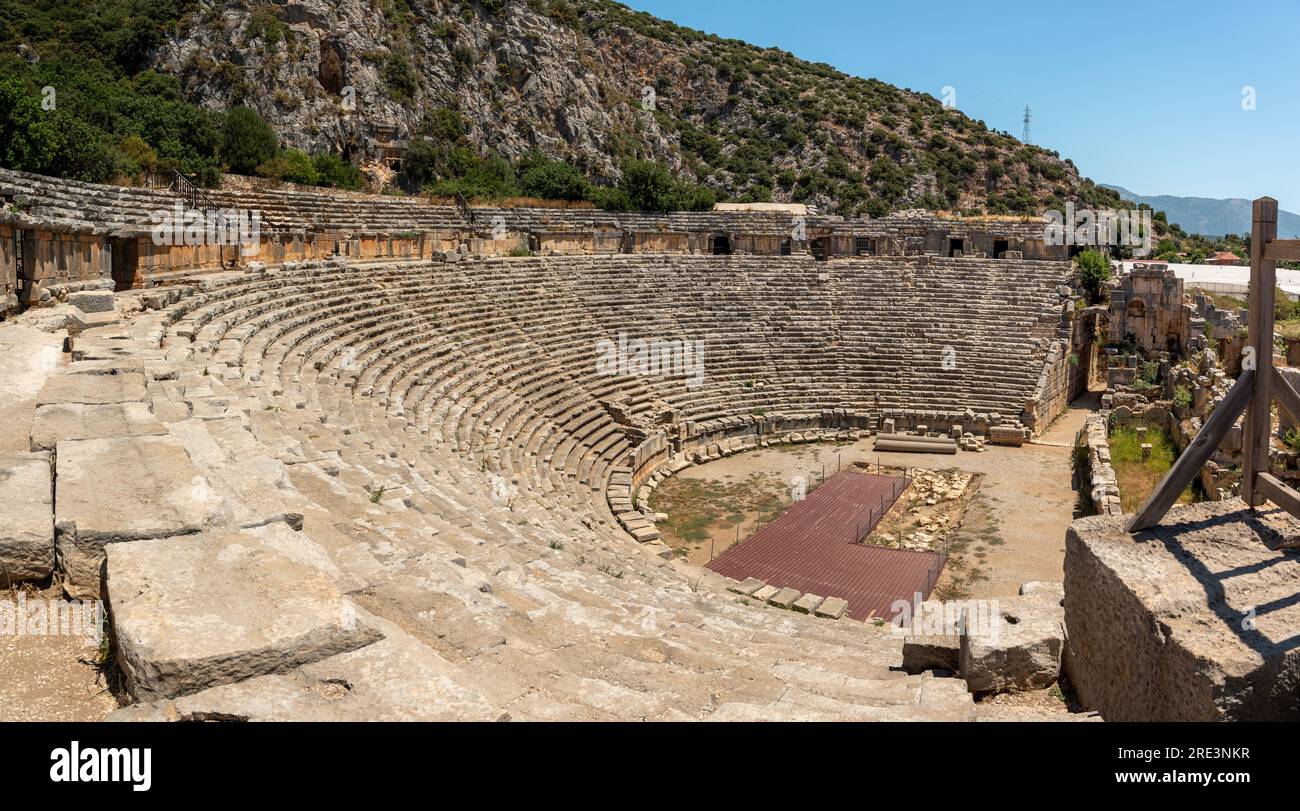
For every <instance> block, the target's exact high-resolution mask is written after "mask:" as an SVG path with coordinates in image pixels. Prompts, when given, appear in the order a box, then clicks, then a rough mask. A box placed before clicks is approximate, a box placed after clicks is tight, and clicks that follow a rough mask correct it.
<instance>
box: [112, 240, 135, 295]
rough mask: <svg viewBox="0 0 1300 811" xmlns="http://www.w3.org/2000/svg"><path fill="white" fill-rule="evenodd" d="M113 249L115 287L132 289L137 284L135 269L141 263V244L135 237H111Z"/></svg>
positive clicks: (117, 288) (118, 289)
mask: <svg viewBox="0 0 1300 811" xmlns="http://www.w3.org/2000/svg"><path fill="white" fill-rule="evenodd" d="M109 244H110V245H111V246H112V249H113V289H114V290H117V291H121V290H130V289H131V288H132V287H134V286H135V271H136V268H137V266H138V265H139V264H140V246H139V244H138V243H137V242H136V241H135V240H134V239H121V238H118V237H110V238H109Z"/></svg>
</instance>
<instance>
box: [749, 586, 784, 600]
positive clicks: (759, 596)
mask: <svg viewBox="0 0 1300 811" xmlns="http://www.w3.org/2000/svg"><path fill="white" fill-rule="evenodd" d="M780 590H781V589H779V588H778V587H776V586H763V587H762V588H760V589H759V590H758V591H755V592H754V593H753V594H751V595H750V596H751V597H753V598H754V599H755V600H758V601H759V602H761V603H766V602H767V598H769V597H771V596H772V595H774V594H776V593H777V592H778V591H780Z"/></svg>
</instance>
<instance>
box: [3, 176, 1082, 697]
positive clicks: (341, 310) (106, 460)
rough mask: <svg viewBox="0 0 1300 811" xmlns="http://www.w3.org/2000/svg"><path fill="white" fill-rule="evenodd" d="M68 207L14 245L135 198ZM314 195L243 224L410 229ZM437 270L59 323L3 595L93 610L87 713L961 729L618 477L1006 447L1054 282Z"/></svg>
mask: <svg viewBox="0 0 1300 811" xmlns="http://www.w3.org/2000/svg"><path fill="white" fill-rule="evenodd" d="M16 175H18V173H6V175H5V178H6V182H7V183H18V182H20V181H21V182H28V183H29V185H31V186H32V190H33V191H36V190H37V189H36V185H37V184H36V183H35V181H23V180H22V178H21V177H18V178H17V179H15V178H14V177H12V176H16ZM60 182H62V181H60ZM47 185H52V184H47ZM83 186H84V187H86V188H83ZM67 189H68V191H67V195H66V197H65V198H63V199H62V200H61V201H58V200H53V201H52V198H50V197H49V196H48V192H45V191H43V192H42V194H46V195H47V196H46V197H45V198H43V199H44V200H45V202H44V203H43V204H42V205H43V208H42V210H41V211H40V212H39V214H40V219H39V222H40V224H42V225H44V226H46V227H54V226H57V225H58V224H59V223H61V222H70V223H71V222H76V223H86V222H89V223H93V224H94V225H95V227H97V228H100V229H113V228H125V227H127V226H129V225H130V224H131V223H138V222H140V220H139V219H138V218H139V217H141V216H147V211H148V210H152V209H153V208H157V207H159V206H160V205H164V206H165V205H170V198H169V197H168V196H167V195H166V193H164V192H158V191H149V190H140V189H135V190H126V189H116V188H115V187H90V186H89V184H80V185H78V184H73V183H71V182H69V183H68V184H67ZM214 196H216V197H219V195H214ZM316 196H321V195H316ZM326 196H327V195H326ZM312 199H314V198H313V197H312V196H311V194H310V193H306V192H303V193H298V194H297V195H291V194H283V195H281V194H279V193H271V192H257V193H252V192H250V193H245V194H244V196H243V197H242V198H241V202H244V203H249V202H256V203H257V205H258V206H260V207H262V210H264V211H266V212H267V217H268V219H269V221H271V222H272V223H274V224H276V225H277V226H286V227H287V226H298V227H304V228H312V229H317V230H322V229H329V228H352V227H368V228H376V229H380V230H382V229H383V228H387V227H394V228H395V227H398V226H399V225H410V224H411V221H410V219H409V218H408V215H409V214H410V212H412V211H416V212H418V213H419V215H420V216H421V217H426V216H427V217H428V219H426V220H421V221H420V222H419V223H418V224H419V225H420V227H427V228H430V229H437V228H440V227H443V225H442V220H439V219H438V217H442V216H444V214H443V213H441V212H439V211H437V210H436V207H431V206H417V205H416V204H414V203H411V202H407V201H403V200H399V199H394V200H392V201H391V203H388V204H385V205H386V206H388V207H384V206H379V205H378V204H376V203H375V202H374V201H364V202H362V203H357V202H354V201H351V200H350V199H349V198H346V197H343V196H339V197H338V198H337V200H336V202H335V204H334V205H333V206H332V207H329V208H326V207H314V208H313V206H312V204H311V200H312ZM331 199H334V198H331ZM219 202H223V203H224V202H226V201H224V200H219ZM308 211H318V212H319V215H318V216H317V215H312V217H311V218H307V217H306V216H305V212H308ZM110 212H112V213H116V214H117V215H119V216H118V217H116V218H110V216H109V215H110ZM488 215H489V216H491V213H490V212H489V213H488ZM35 216H36V215H34V214H30V213H20V214H18V215H16V217H17V218H19V219H21V218H23V217H29V218H30V217H35ZM445 216H446V217H447V218H448V219H447V227H449V228H450V227H452V226H453V225H456V223H455V222H453V219H454V218H455V216H456V214H455V211H454V209H451V210H448V211H447V212H446V214H445ZM509 216H524V215H522V214H518V212H516V213H515V214H512V215H509ZM527 216H537V217H540V216H542V215H540V214H538V213H537V212H535V211H534V212H531V213H527ZM569 216H571V217H586V218H589V219H590V222H589V224H590V225H591V226H592V227H605V226H606V225H607V224H608V223H609V222H611V221H609V220H608V219H607V218H608V216H609V215H606V214H604V213H603V212H581V213H580V214H573V215H569ZM659 216H660V215H644V217H645V218H646V219H647V221H648V220H649V219H652V218H659ZM665 216H668V215H665ZM728 216H729V217H736V218H741V217H752V216H753V215H749V214H744V213H730V214H728ZM673 218H677V219H678V220H680V221H681V222H682V223H683V225H682V228H683V229H687V230H689V229H690V228H695V227H701V228H702V227H705V226H706V225H707V226H708V227H710V228H712V227H713V226H714V225H716V223H717V222H718V220H717V218H716V217H714V218H711V216H710V215H708V214H704V215H686V214H683V215H671V216H668V219H669V220H672V219H673ZM772 219H773V221H774V222H777V223H778V225H779V224H780V223H779V218H778V217H775V216H774V217H772ZM629 222H631V221H630V220H628V219H626V218H624V219H620V220H618V223H619V225H620V227H628V223H629ZM692 222H696V223H703V225H698V224H695V225H693V224H692ZM29 224H30V223H29ZM633 225H635V223H633ZM511 227H517V228H519V229H520V230H528V228H530V227H536V223H526V222H521V223H511ZM755 227H757V228H760V230H761V228H762V227H766V226H763V225H762V224H761V223H760V225H759V226H755ZM776 227H777V226H775V225H774V226H773V228H776ZM466 254H467V252H466V251H444V252H438V253H437V254H436V255H430V256H429V257H417V258H411V259H400V258H399V259H389V260H388V261H358V260H355V259H350V258H348V257H343V256H339V257H333V258H325V259H311V260H308V261H300V262H299V261H284V262H278V263H270V262H268V263H265V264H264V263H261V262H258V263H255V264H252V265H248V266H246V267H237V268H234V269H231V270H225V271H220V272H194V271H187V272H183V273H175V274H168V275H165V276H161V277H159V278H157V279H154V280H152V281H151V284H154V285H155V286H151V287H146V288H144V289H139V290H133V291H123V292H119V293H117V294H116V299H117V304H118V310H119V312H121V313H129V314H130V315H129V316H127V317H122V318H117V317H114V318H113V319H112V320H111V322H106V323H101V324H92V325H83V327H82V328H81V329H79V330H73V331H72V332H73V333H74V334H72V335H70V336H69V339H68V358H67V363H66V366H65V367H64V368H62V369H60V370H59V371H58V372H57V373H55V374H53V375H51V376H50V377H49V378H48V380H46V381H45V382H44V386H43V387H42V388H41V390H40V393H39V395H38V396H37V397H36V398H35V400H34V402H33V404H32V405H33V409H34V413H33V422H32V429H31V437H30V452H29V453H26V454H19V455H13V456H8V457H4V458H0V468H2V469H3V470H4V471H6V472H8V471H19V470H21V471H22V473H23V475H22V476H12V477H11V476H5V477H0V496H3V497H4V498H5V499H6V500H7V501H8V500H10V499H11V498H17V499H22V498H24V496H23V494H22V493H21V492H14V491H15V490H21V488H23V487H27V488H29V489H30V487H33V486H36V485H32V484H31V482H34V481H38V480H40V471H41V470H42V469H45V468H48V469H49V470H50V471H51V476H52V482H53V492H54V497H53V499H52V500H51V501H50V503H48V504H45V503H44V502H40V503H38V504H37V506H36V508H35V509H34V510H32V511H31V512H32V513H33V515H32V516H28V517H26V518H24V519H23V520H24V522H25V523H24V527H23V534H22V546H21V548H22V550H23V557H22V560H23V567H24V568H23V569H22V572H21V573H22V577H23V578H24V579H38V580H39V579H41V578H42V577H53V578H54V579H55V581H56V582H58V583H60V584H62V586H63V588H64V591H65V592H66V593H67V594H68V596H70V597H72V598H78V599H95V598H99V597H101V596H102V597H104V599H106V601H107V603H108V607H109V610H110V614H111V617H112V622H113V630H114V640H115V645H116V658H117V661H118V663H119V665H120V666H121V668H122V671H123V674H124V676H125V681H126V685H127V689H128V692H129V694H130V697H131V698H132V699H133V700H134V701H135V703H133V704H131V705H130V706H127V707H125V708H123V709H122V710H119V711H118V713H117V714H116V717H119V718H123V719H176V718H188V719H208V718H240V719H288V718H295V719H344V718H351V719H369V720H378V719H479V720H496V719H502V718H514V719H537V720H543V719H593V720H595V719H613V718H621V719H628V718H645V719H663V720H671V719H681V720H685V719H703V718H709V719H715V720H725V719H760V718H762V719H774V718H781V719H825V720H830V719H842V718H854V719H859V720H865V719H879V720H915V719H933V720H968V719H973V718H974V716H975V712H976V710H975V704H974V703H973V702H972V700H971V697H970V694H969V693H968V691H967V687H966V685H965V683H964V682H962V681H961V680H960V679H945V678H939V677H936V676H935V675H934V674H932V673H923V674H919V675H910V674H907V673H905V672H903V671H902V670H900V669H898V667H899V665H900V664H901V662H902V644H901V640H900V639H898V638H897V637H895V636H893V635H891V633H890V629H889V628H887V627H884V628H881V627H876V626H874V625H872V624H864V623H859V622H853V621H849V620H840V621H832V620H829V619H826V618H825V616H819V615H818V614H819V612H818V611H817V610H816V609H815V608H814V609H811V610H808V611H807V612H806V613H804V612H802V610H791V611H784V610H774V609H770V608H768V609H765V608H763V607H762V605H761V603H760V602H757V601H753V600H749V599H747V598H746V597H744V596H743V595H740V594H738V593H736V592H734V591H729V589H730V588H733V587H735V585H736V584H735V583H734V582H733V581H730V580H727V579H726V578H722V577H720V576H717V575H714V574H713V573H710V572H708V571H707V570H704V569H700V568H698V567H695V566H692V565H690V564H688V563H686V562H684V561H682V560H679V559H676V558H674V556H673V554H672V552H671V550H670V549H669V548H668V547H667V546H666V545H664V544H663V543H662V541H661V540H660V539H659V536H658V531H657V530H656V529H655V527H654V522H653V521H652V520H651V519H650V517H649V516H647V515H646V514H645V513H644V512H643V511H642V510H641V509H640V506H639V505H640V504H644V498H643V494H644V491H643V490H642V488H644V487H647V486H653V485H654V484H656V483H658V481H660V480H662V478H663V477H664V476H666V475H670V474H671V473H672V472H675V471H678V470H680V469H682V468H683V467H684V466H686V465H689V464H691V463H693V462H698V461H707V460H709V459H713V458H718V457H719V456H721V455H726V454H729V453H733V452H736V451H739V450H744V449H749V448H756V447H761V446H765V445H769V444H773V443H782V442H802V441H812V440H817V439H822V438H828V439H848V438H855V437H858V436H862V435H865V434H867V433H870V432H873V431H877V430H879V429H880V427H881V425H882V424H883V422H884V421H885V420H891V421H893V424H894V425H895V426H897V430H900V431H901V430H906V429H907V428H911V427H915V426H917V425H926V426H928V427H929V428H930V430H936V431H940V432H944V433H947V432H948V431H949V430H950V429H951V428H952V427H954V426H960V427H961V430H962V431H964V432H973V433H976V434H980V435H989V434H991V433H993V432H994V431H995V430H996V431H1001V432H1003V433H1004V434H1010V435H1014V436H1019V437H1021V438H1023V437H1026V436H1029V435H1032V434H1033V433H1034V432H1035V431H1038V430H1041V428H1042V427H1043V425H1044V419H1045V415H1044V410H1043V408H1044V406H1042V405H1041V404H1042V403H1045V402H1047V401H1049V400H1051V401H1053V402H1054V401H1055V400H1056V399H1059V398H1060V396H1061V395H1060V393H1059V392H1053V391H1045V390H1044V389H1045V387H1048V388H1050V387H1052V386H1055V385H1057V383H1056V382H1054V381H1056V380H1057V376H1053V375H1052V374H1050V371H1051V368H1052V367H1053V365H1059V364H1063V363H1064V362H1065V361H1064V357H1065V355H1066V354H1068V352H1066V351H1065V350H1064V349H1063V346H1065V345H1067V344H1068V340H1069V335H1070V331H1069V312H1070V309H1071V308H1070V307H1069V306H1068V305H1069V295H1068V293H1069V288H1068V286H1066V285H1068V275H1069V266H1068V264H1067V263H1065V262H1045V261H1033V260H1022V259H1015V258H1011V259H1002V260H988V259H979V258H960V257H959V258H948V257H941V256H935V255H923V254H914V255H904V256H874V257H860V258H849V259H835V260H834V261H830V262H821V261H818V260H816V259H814V258H813V257H812V256H810V255H807V254H804V255H795V256H779V255H773V256H757V255H743V254H740V255H733V256H701V255H671V254H655V253H645V254H615V255H610V256H598V255H571V256H532V257H480V256H472V255H466ZM34 312H35V311H34ZM620 333H622V334H624V335H625V336H626V337H627V338H629V339H650V338H655V337H659V338H665V339H672V340H680V341H684V342H698V345H699V346H700V347H702V349H703V354H702V356H701V360H702V364H703V374H702V376H701V377H700V380H699V381H698V385H697V384H696V381H693V380H692V379H690V376H689V375H688V374H684V373H679V371H680V370H678V371H674V372H672V373H669V374H654V375H643V374H637V373H632V372H628V373H612V374H611V373H608V371H607V370H602V369H601V367H600V366H599V364H598V358H597V347H598V346H599V345H600V342H601V341H617V340H618V337H619V335H620ZM1048 416H1054V414H1053V415H1048ZM42 510H47V511H48V512H49V514H48V515H45V516H44V519H43V518H42V515H43V513H42ZM46 525H48V529H46V528H45V527H46ZM15 548H18V545H17V543H16V542H15V541H14V540H13V539H12V538H9V537H0V550H3V552H4V553H5V555H6V561H8V556H10V554H11V550H12V549H15ZM795 605H796V606H797V603H795ZM805 608H806V606H805ZM821 613H822V614H823V615H824V614H825V612H821ZM840 613H842V612H840ZM214 623H216V624H215V625H214ZM217 626H219V629H218V628H217Z"/></svg>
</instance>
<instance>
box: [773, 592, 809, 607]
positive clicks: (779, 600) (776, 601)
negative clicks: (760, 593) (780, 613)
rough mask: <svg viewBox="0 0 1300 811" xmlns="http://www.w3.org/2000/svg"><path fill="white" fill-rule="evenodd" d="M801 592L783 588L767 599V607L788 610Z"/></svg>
mask: <svg viewBox="0 0 1300 811" xmlns="http://www.w3.org/2000/svg"><path fill="white" fill-rule="evenodd" d="M800 594H801V592H799V591H798V590H797V589H792V588H783V589H781V590H780V591H778V592H777V593H776V594H773V595H772V596H771V597H768V598H767V604H768V605H774V606H776V607H777V608H789V607H790V606H792V605H794V601H795V600H798V599H799V596H800Z"/></svg>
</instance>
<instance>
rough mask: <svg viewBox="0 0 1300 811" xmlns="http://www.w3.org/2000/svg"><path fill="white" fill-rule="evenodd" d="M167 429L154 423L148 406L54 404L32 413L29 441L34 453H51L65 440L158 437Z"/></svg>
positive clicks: (135, 404) (138, 404) (144, 404)
mask: <svg viewBox="0 0 1300 811" xmlns="http://www.w3.org/2000/svg"><path fill="white" fill-rule="evenodd" d="M166 433H167V429H166V428H165V427H164V426H163V425H162V423H160V422H158V420H157V418H156V417H154V415H153V412H151V411H150V410H149V404H148V403H104V404H99V405H88V404H85V403H55V404H51V405H43V406H41V407H40V408H38V409H36V415H35V417H34V419H33V420H32V433H31V438H30V443H31V449H32V450H34V451H41V450H53V449H54V448H55V446H56V445H58V444H59V442H60V441H62V440H65V439H110V438H113V437H129V436H162V435H163V434H166Z"/></svg>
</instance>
